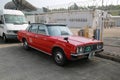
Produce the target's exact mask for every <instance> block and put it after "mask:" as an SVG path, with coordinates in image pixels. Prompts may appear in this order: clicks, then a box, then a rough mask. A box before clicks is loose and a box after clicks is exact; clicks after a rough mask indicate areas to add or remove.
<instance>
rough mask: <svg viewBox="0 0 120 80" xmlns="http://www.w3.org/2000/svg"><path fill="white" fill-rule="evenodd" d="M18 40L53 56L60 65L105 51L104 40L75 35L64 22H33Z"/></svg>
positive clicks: (24, 44)
mask: <svg viewBox="0 0 120 80" xmlns="http://www.w3.org/2000/svg"><path fill="white" fill-rule="evenodd" d="M18 40H20V41H21V42H23V47H24V48H25V49H27V50H28V49H29V48H30V47H31V48H34V49H37V50H39V51H42V52H44V53H46V54H48V55H51V56H53V58H54V61H55V63H56V64H58V65H60V66H63V65H65V64H66V62H67V60H78V59H82V58H86V59H89V58H91V57H93V56H94V54H95V53H97V52H100V51H103V42H101V41H97V40H93V39H88V38H85V37H80V36H74V35H72V33H71V32H70V30H69V29H68V27H67V26H66V25H62V24H40V23H36V24H31V25H30V26H29V27H28V28H27V29H26V30H21V31H19V32H18Z"/></svg>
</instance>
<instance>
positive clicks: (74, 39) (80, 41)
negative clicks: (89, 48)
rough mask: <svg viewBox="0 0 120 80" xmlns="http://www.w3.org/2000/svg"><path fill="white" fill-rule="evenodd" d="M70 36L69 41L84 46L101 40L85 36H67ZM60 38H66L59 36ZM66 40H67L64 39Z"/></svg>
mask: <svg viewBox="0 0 120 80" xmlns="http://www.w3.org/2000/svg"><path fill="white" fill-rule="evenodd" d="M67 37H68V42H69V43H70V44H72V45H75V46H82V45H89V44H95V43H100V42H101V41H98V40H93V39H90V38H85V37H80V36H67ZM57 38H58V39H60V40H61V39H62V40H64V36H63V37H57ZM64 41H65V40H64Z"/></svg>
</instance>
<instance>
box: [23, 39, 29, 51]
mask: <svg viewBox="0 0 120 80" xmlns="http://www.w3.org/2000/svg"><path fill="white" fill-rule="evenodd" d="M23 47H24V49H25V50H29V45H28V42H27V40H26V39H24V40H23Z"/></svg>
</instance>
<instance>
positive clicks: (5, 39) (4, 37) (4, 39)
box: [3, 34, 8, 42]
mask: <svg viewBox="0 0 120 80" xmlns="http://www.w3.org/2000/svg"><path fill="white" fill-rule="evenodd" d="M3 41H4V42H7V41H8V39H7V38H6V35H5V34H3Z"/></svg>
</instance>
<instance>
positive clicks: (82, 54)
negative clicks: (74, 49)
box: [71, 49, 104, 57]
mask: <svg viewBox="0 0 120 80" xmlns="http://www.w3.org/2000/svg"><path fill="white" fill-rule="evenodd" d="M102 51H104V49H99V50H95V51H91V52H86V53H80V54H71V56H74V57H77V56H84V55H87V54H89V53H100V52H102Z"/></svg>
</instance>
